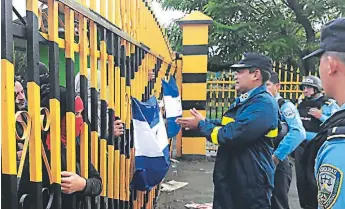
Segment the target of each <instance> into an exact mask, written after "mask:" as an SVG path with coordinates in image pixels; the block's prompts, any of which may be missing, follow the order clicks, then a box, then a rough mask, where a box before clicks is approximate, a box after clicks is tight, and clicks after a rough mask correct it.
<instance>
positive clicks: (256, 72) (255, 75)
mask: <svg viewBox="0 0 345 209" xmlns="http://www.w3.org/2000/svg"><path fill="white" fill-rule="evenodd" d="M250 73H251V74H253V80H254V81H256V80H259V79H261V78H262V74H261V71H260V70H259V69H257V68H253V69H250Z"/></svg>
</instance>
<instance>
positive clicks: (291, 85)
mask: <svg viewBox="0 0 345 209" xmlns="http://www.w3.org/2000/svg"><path fill="white" fill-rule="evenodd" d="M289 89H290V96H289V98H290V100H291V99H292V94H293V92H294V89H293V69H292V67H291V68H290V88H289Z"/></svg>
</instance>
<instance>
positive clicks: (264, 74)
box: [249, 67, 272, 84]
mask: <svg viewBox="0 0 345 209" xmlns="http://www.w3.org/2000/svg"><path fill="white" fill-rule="evenodd" d="M255 70H260V72H261V76H262V84H265V83H266V81H268V80H269V79H270V77H271V73H272V72H271V73H269V72H268V71H266V70H261V69H260V68H255V67H253V68H249V72H250V73H254V72H255Z"/></svg>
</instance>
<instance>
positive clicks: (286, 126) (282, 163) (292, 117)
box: [266, 72, 305, 209]
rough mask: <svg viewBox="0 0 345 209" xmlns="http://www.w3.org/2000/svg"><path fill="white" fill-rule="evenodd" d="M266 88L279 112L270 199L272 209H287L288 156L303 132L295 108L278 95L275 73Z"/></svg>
mask: <svg viewBox="0 0 345 209" xmlns="http://www.w3.org/2000/svg"><path fill="white" fill-rule="evenodd" d="M266 86H267V90H268V92H270V93H271V94H272V95H273V96H274V97H275V99H276V101H277V102H278V105H279V108H280V112H281V116H280V117H281V119H280V121H281V128H280V132H279V134H278V137H277V139H275V140H274V145H275V146H274V147H275V150H274V153H273V155H272V159H273V161H274V162H275V164H276V166H277V168H276V170H275V174H274V189H273V194H272V198H271V201H272V209H289V198H288V193H289V190H290V184H291V179H292V164H291V162H290V160H289V158H288V155H289V154H290V153H291V152H292V151H294V150H295V149H296V148H297V147H298V145H299V144H300V143H301V142H302V141H303V140H304V139H305V130H304V128H303V124H302V121H301V118H300V116H299V113H298V111H297V108H296V106H295V105H294V104H292V102H290V101H289V100H287V99H283V98H282V97H281V96H280V95H279V89H280V82H279V77H278V74H277V73H276V72H272V73H271V78H270V80H268V81H267V82H266Z"/></svg>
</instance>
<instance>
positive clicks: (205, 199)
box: [156, 157, 301, 209]
mask: <svg viewBox="0 0 345 209" xmlns="http://www.w3.org/2000/svg"><path fill="white" fill-rule="evenodd" d="M213 164H214V158H212V157H204V158H201V159H200V158H194V159H179V162H178V163H177V164H172V167H171V169H170V171H169V174H168V176H167V178H166V179H165V182H167V181H170V180H175V181H181V182H188V183H189V184H188V185H187V186H185V187H183V188H181V189H179V190H176V191H174V192H171V193H167V192H161V194H160V197H159V200H158V204H157V206H156V208H157V209H180V208H181V209H182V208H185V207H184V205H185V204H188V203H210V202H212V195H213V184H212V172H213ZM295 177H296V176H295V173H293V181H292V183H291V189H290V194H289V197H290V208H291V209H301V208H300V207H299V203H298V196H297V190H296V181H295Z"/></svg>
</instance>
